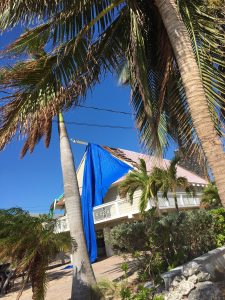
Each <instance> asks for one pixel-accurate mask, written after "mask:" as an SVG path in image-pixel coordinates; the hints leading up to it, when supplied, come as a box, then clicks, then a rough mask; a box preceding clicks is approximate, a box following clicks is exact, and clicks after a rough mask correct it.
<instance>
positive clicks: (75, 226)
mask: <svg viewBox="0 0 225 300" xmlns="http://www.w3.org/2000/svg"><path fill="white" fill-rule="evenodd" d="M59 137H60V156H61V166H62V173H63V181H64V194H65V206H66V212H67V217H68V221H69V228H70V235H71V237H72V238H73V239H74V240H75V241H76V243H77V249H76V251H73V253H72V257H73V267H74V272H73V285H72V296H71V300H89V299H93V297H92V291H91V285H92V284H94V283H96V281H95V277H94V273H93V270H92V267H91V264H90V260H89V256H88V252H87V248H86V242H85V237H84V230H83V223H82V215H81V201H80V193H79V187H78V182H77V176H76V171H75V167H74V161H73V154H72V151H71V147H70V143H69V139H68V135H67V131H66V128H65V124H64V121H63V116H62V114H60V115H59Z"/></svg>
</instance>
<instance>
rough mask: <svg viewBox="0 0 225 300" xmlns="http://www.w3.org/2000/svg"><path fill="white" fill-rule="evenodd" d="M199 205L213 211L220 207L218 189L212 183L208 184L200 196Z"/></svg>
mask: <svg viewBox="0 0 225 300" xmlns="http://www.w3.org/2000/svg"><path fill="white" fill-rule="evenodd" d="M201 205H202V206H203V207H204V208H207V209H213V208H217V207H220V206H221V201H220V197H219V194H218V189H217V187H216V185H215V183H214V182H212V183H210V184H208V185H207V186H206V187H205V188H204V190H203V194H202V199H201Z"/></svg>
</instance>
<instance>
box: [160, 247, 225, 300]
mask: <svg viewBox="0 0 225 300" xmlns="http://www.w3.org/2000/svg"><path fill="white" fill-rule="evenodd" d="M162 277H163V279H164V281H165V287H166V290H168V291H167V293H166V295H165V300H181V299H188V300H197V299H201V300H220V299H224V298H223V296H222V293H221V291H220V289H219V288H218V287H217V285H216V284H215V283H216V282H221V281H224V285H225V247H220V248H217V249H215V250H212V251H210V252H208V253H206V254H204V255H202V256H200V257H198V258H195V259H194V260H192V261H191V262H189V263H187V264H185V265H183V266H180V267H178V268H176V269H174V270H171V271H170V272H166V273H164V274H163V275H162Z"/></svg>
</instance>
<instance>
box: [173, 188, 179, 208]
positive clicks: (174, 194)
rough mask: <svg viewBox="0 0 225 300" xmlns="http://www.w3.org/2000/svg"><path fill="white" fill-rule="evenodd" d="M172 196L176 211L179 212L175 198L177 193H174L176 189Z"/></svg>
mask: <svg viewBox="0 0 225 300" xmlns="http://www.w3.org/2000/svg"><path fill="white" fill-rule="evenodd" d="M173 198H174V202H175V208H176V211H177V212H179V207H178V200H177V193H176V191H174V192H173Z"/></svg>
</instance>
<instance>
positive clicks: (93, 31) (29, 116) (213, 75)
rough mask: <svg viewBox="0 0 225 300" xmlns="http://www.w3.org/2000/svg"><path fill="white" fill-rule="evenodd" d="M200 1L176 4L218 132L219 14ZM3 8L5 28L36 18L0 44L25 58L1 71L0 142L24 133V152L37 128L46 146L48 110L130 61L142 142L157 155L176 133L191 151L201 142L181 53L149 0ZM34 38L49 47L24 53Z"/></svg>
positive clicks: (0, 20)
mask: <svg viewBox="0 0 225 300" xmlns="http://www.w3.org/2000/svg"><path fill="white" fill-rule="evenodd" d="M206 4H208V3H206V2H205V1H202V0H201V1H197V0H194V1H187V0H179V1H177V2H176V5H177V10H178V11H179V14H180V16H181V18H182V21H183V22H184V24H185V25H186V28H187V31H188V33H189V36H190V38H191V44H192V48H193V52H194V54H195V57H196V61H197V64H198V68H199V71H200V76H201V79H202V81H203V86H204V90H205V94H206V98H207V101H208V107H209V109H210V114H211V118H212V121H213V123H214V126H215V129H216V131H217V133H218V135H219V136H221V135H222V127H223V124H224V98H223V94H224V93H223V92H224V90H225V83H224V82H225V81H224V78H225V75H224V72H223V67H224V59H223V54H224V52H223V51H224V50H223V49H224V43H225V42H224V27H223V24H224V20H223V12H222V11H221V10H220V9H219V6H217V5H213V6H212V7H211V8H210V9H209V7H207V5H206ZM0 13H1V17H0V29H1V30H7V29H11V28H13V27H15V26H16V25H18V24H22V25H24V26H26V27H29V26H30V27H31V26H32V27H31V29H29V30H28V31H26V32H25V33H24V34H23V35H21V36H20V37H19V38H18V39H17V40H16V41H15V42H13V43H12V44H11V45H9V46H8V47H7V48H6V50H5V51H4V52H3V54H4V55H6V56H9V57H10V56H13V57H14V58H15V56H16V57H17V58H21V59H22V60H21V62H17V63H16V64H14V66H13V67H12V68H11V67H10V68H7V67H5V68H2V70H1V81H0V87H1V89H8V90H9V92H10V93H11V95H9V96H7V97H3V98H4V99H2V101H3V102H2V103H3V104H2V105H1V109H0V116H1V124H0V128H1V129H0V148H3V147H4V146H5V145H6V144H7V143H8V142H9V141H10V140H11V139H12V137H13V136H14V135H15V134H16V133H18V132H19V133H20V134H21V135H22V136H26V137H27V141H26V143H25V146H24V150H23V154H25V153H26V151H27V150H30V151H31V152H32V151H33V149H34V146H35V144H36V143H37V142H38V141H39V140H40V139H41V137H42V136H45V140H46V146H48V145H49V141H50V135H51V120H52V118H53V117H54V116H56V115H57V114H58V113H59V111H60V110H67V109H69V108H70V107H72V106H74V105H75V104H76V103H78V101H80V99H82V98H83V97H84V96H85V94H86V91H87V89H88V88H92V87H93V86H94V85H95V84H96V83H97V82H98V81H99V80H100V79H101V78H102V77H103V76H104V75H105V74H106V73H107V72H108V71H112V72H113V71H116V72H117V71H118V70H121V68H123V66H124V65H127V66H128V68H129V74H130V75H129V76H130V83H131V87H132V99H131V103H132V106H133V109H134V113H135V122H136V126H137V128H138V129H139V132H140V137H141V141H142V143H143V145H145V146H147V148H148V150H149V151H150V152H158V153H161V152H162V151H164V150H165V149H166V147H167V146H168V143H169V141H170V139H173V140H175V141H176V142H178V143H179V144H180V145H182V146H185V147H186V148H187V149H189V150H190V153H193V151H195V150H196V149H198V153H199V151H200V150H201V143H200V142H199V140H198V138H197V135H196V132H195V127H194V126H193V121H192V117H191V113H190V110H189V107H188V103H187V99H186V93H185V88H184V86H183V84H182V80H181V76H180V72H179V67H178V65H177V60H176V57H175V54H174V51H173V48H172V45H171V43H170V40H169V37H168V34H167V31H166V28H165V25H164V23H163V21H162V18H161V16H160V12H159V9H158V7H157V6H156V5H155V4H154V2H153V1H150V0H149V1H138V0H132V1H121V0H114V1H112V0H111V1H109V0H104V1H93V0H88V1H83V0H79V1H75V0H72V1H67V0H62V1H59V0H50V1H47V2H46V1H44V0H40V1H38V2H37V1H35V0H31V1H30V0H29V1H27V0H22V1H21V0H15V1H13V2H12V1H9V0H8V1H3V3H1V5H0ZM37 20H38V21H37ZM33 24H35V26H34V25H33ZM36 40H41V41H43V46H45V52H46V53H45V55H42V56H40V57H39V56H37V57H36V59H35V60H32V59H28V60H26V59H24V53H26V52H27V48H29V47H30V45H32V44H33V42H34V41H36ZM55 78H56V80H55ZM55 82H57V86H56V84H55ZM56 88H57V89H56ZM55 89H56V92H54V93H53V91H55ZM200 152H201V151H200ZM201 153H202V152H201Z"/></svg>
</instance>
